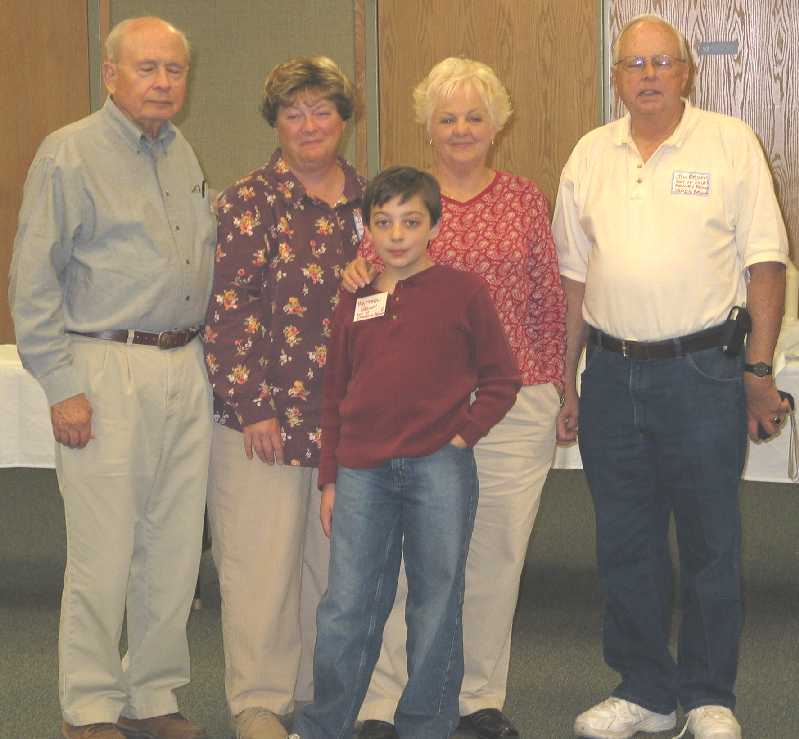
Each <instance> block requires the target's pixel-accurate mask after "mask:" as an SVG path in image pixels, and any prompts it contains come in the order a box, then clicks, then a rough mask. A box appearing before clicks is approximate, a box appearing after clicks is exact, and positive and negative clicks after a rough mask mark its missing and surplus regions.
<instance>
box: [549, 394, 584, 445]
mask: <svg viewBox="0 0 799 739" xmlns="http://www.w3.org/2000/svg"><path fill="white" fill-rule="evenodd" d="M579 419H580V399H579V397H578V396H577V390H576V388H571V389H569V390H567V391H566V394H565V395H564V397H563V405H562V406H561V409H560V411H558V418H557V421H556V422H555V434H556V438H557V440H558V442H559V443H560V444H567V443H568V442H570V441H575V440H576V439H577V428H578V421H579Z"/></svg>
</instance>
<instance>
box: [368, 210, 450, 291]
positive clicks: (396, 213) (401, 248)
mask: <svg viewBox="0 0 799 739" xmlns="http://www.w3.org/2000/svg"><path fill="white" fill-rule="evenodd" d="M369 233H370V234H371V236H372V243H374V247H375V251H376V252H377V255H378V256H379V257H380V258H381V259H382V260H383V263H384V264H385V274H386V275H387V276H391V277H394V278H396V279H398V280H403V279H405V278H406V277H410V276H411V275H414V274H416V273H417V272H421V271H422V270H423V269H427V267H429V266H430V265H431V264H433V261H432V260H431V259H430V257H429V256H428V254H427V243H428V242H429V241H430V239H433V238H435V236H436V234H437V233H438V225H435V226H431V225H430V212H429V211H428V210H427V206H426V205H425V203H424V200H422V198H421V196H419V195H414V196H412V197H410V198H408V200H406V201H405V202H404V203H402V202H400V196H399V195H397V196H396V197H394V198H392V199H391V200H388V201H386V202H385V203H383V204H382V205H375V206H374V207H373V208H372V212H371V214H370V217H369Z"/></svg>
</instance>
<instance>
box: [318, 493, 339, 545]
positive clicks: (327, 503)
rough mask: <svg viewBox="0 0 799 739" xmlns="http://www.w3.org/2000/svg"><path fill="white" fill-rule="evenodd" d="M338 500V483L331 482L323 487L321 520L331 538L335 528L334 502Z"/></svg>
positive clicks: (326, 534)
mask: <svg viewBox="0 0 799 739" xmlns="http://www.w3.org/2000/svg"><path fill="white" fill-rule="evenodd" d="M335 502H336V483H334V482H329V483H327V485H325V486H324V487H323V488H322V503H321V504H320V506H319V520H320V521H321V522H322V531H324V532H325V536H326V537H327V538H328V539H329V538H330V532H331V531H332V530H333V504H334V503H335Z"/></svg>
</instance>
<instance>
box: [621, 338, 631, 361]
mask: <svg viewBox="0 0 799 739" xmlns="http://www.w3.org/2000/svg"><path fill="white" fill-rule="evenodd" d="M621 355H622V356H623V357H624V358H625V359H629V358H630V347H629V346H627V341H626V340H625V339H622V340H621Z"/></svg>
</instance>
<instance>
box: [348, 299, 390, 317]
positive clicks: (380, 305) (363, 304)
mask: <svg viewBox="0 0 799 739" xmlns="http://www.w3.org/2000/svg"><path fill="white" fill-rule="evenodd" d="M387 300H388V293H377V294H376V295H368V296H366V297H365V298H358V300H356V301H355V315H354V316H353V318H352V320H353V321H366V320H368V319H370V318H378V317H379V316H383V315H385V314H386V301H387Z"/></svg>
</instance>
